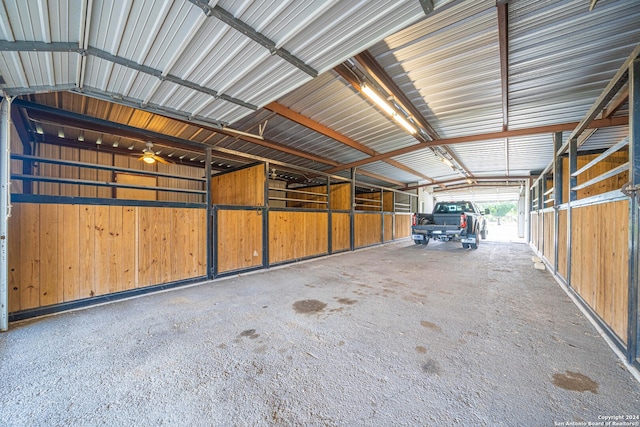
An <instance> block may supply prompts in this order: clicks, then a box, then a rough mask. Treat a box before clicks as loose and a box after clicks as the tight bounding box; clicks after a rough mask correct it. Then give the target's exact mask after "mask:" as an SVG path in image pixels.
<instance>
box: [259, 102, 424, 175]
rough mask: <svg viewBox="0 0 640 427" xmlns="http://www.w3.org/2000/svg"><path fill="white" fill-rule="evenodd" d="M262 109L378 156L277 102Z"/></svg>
mask: <svg viewBox="0 0 640 427" xmlns="http://www.w3.org/2000/svg"><path fill="white" fill-rule="evenodd" d="M264 108H265V109H266V110H269V111H273V112H274V113H277V114H279V115H280V116H282V117H284V118H286V119H289V120H291V121H293V122H295V123H297V124H299V125H302V126H304V127H306V128H308V129H311V130H313V131H315V132H318V133H320V134H322V135H324V136H327V137H329V138H331V139H333V140H335V141H338V142H340V143H342V144H345V145H347V146H349V147H351V148H354V149H356V150H358V151H360V152H362V153H365V154H367V155H369V156H375V155H378V154H380V153H378V152H377V151H375V150H374V149H372V148H369V147H367V146H366V145H364V144H362V143H360V142H358V141H355V140H353V139H351V138H349V137H348V136H346V135H343V134H341V133H339V132H337V131H335V130H333V129H331V128H329V127H327V126H325V125H323V124H321V123H318V122H316V121H315V120H312V119H310V118H309V117H306V116H303V115H302V114H300V113H297V112H295V111H293V110H292V109H290V108H287V107H285V106H284V105H282V104H279V103H278V102H272V103H270V104H267V105H265V106H264ZM384 162H386V163H388V164H390V165H392V166H395V167H397V168H398V169H401V170H403V171H405V172H408V173H410V174H412V175H415V176H418V177H420V178H422V179H426V180H428V181H433V178H431V177H428V176H426V175H424V174H422V173H420V172H418V171H416V170H413V169H411V168H410V167H408V166H405V165H403V164H402V163H400V162H398V161H395V160H392V159H387V160H384Z"/></svg>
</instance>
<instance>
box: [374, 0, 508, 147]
mask: <svg viewBox="0 0 640 427" xmlns="http://www.w3.org/2000/svg"><path fill="white" fill-rule="evenodd" d="M371 53H372V54H373V55H374V56H375V58H376V60H377V61H378V62H379V63H380V64H381V65H382V66H383V67H384V68H385V70H386V72H387V73H388V74H389V75H390V76H391V77H392V78H393V80H394V81H395V82H396V83H397V84H398V85H399V86H400V88H401V89H402V90H403V92H405V93H406V94H407V96H408V97H409V99H411V100H412V102H413V103H414V105H415V106H416V107H417V108H418V110H419V111H420V112H421V113H422V115H423V116H424V117H425V118H426V119H427V121H428V122H429V123H430V124H431V125H432V126H433V127H434V128H435V129H436V131H437V132H438V133H439V134H440V137H442V138H450V137H456V136H462V135H466V134H470V133H485V132H495V131H499V130H500V129H501V126H502V109H501V108H502V107H501V105H502V104H501V89H500V57H499V49H498V30H497V14H496V8H495V1H477V2H462V3H460V4H458V5H456V6H453V7H451V8H449V9H448V10H446V11H443V12H441V13H438V14H436V15H435V16H433V17H431V18H427V19H425V20H423V21H421V22H419V23H417V24H415V25H413V26H411V27H409V28H407V29H405V30H403V31H400V32H398V33H397V34H395V35H393V36H390V37H388V38H387V39H385V40H383V41H381V42H380V43H378V44H376V45H375V46H374V47H372V48H371ZM470 129H472V131H470Z"/></svg>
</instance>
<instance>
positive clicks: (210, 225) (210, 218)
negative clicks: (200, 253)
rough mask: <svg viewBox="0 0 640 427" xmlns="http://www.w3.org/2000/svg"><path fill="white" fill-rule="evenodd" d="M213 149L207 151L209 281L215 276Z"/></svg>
mask: <svg viewBox="0 0 640 427" xmlns="http://www.w3.org/2000/svg"><path fill="white" fill-rule="evenodd" d="M211 153H212V149H211V147H207V148H206V151H205V154H206V155H205V169H204V170H205V177H206V181H205V185H206V186H207V197H206V203H207V279H209V280H211V279H213V276H214V268H215V267H214V266H215V264H214V262H213V245H214V239H213V232H214V230H213V203H212V201H213V198H212V194H211V192H212V191H213V189H212V188H211V173H212V170H211V160H212V155H211Z"/></svg>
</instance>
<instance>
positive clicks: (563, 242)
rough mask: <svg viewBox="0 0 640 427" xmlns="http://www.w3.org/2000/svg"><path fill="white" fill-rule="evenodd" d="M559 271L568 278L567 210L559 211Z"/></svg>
mask: <svg viewBox="0 0 640 427" xmlns="http://www.w3.org/2000/svg"><path fill="white" fill-rule="evenodd" d="M558 215H559V216H558V273H559V274H560V276H562V277H563V278H564V279H565V280H567V267H568V265H567V239H568V232H569V230H568V228H567V210H566V209H562V210H560V211H558Z"/></svg>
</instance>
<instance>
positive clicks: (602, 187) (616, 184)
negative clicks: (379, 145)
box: [562, 150, 629, 203]
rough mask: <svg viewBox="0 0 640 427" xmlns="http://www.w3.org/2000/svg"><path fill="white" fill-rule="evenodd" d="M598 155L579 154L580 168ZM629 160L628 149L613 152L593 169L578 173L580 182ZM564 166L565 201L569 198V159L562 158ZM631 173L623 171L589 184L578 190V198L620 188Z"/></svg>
mask: <svg viewBox="0 0 640 427" xmlns="http://www.w3.org/2000/svg"><path fill="white" fill-rule="evenodd" d="M596 157H598V154H589V155H584V156H578V159H577V162H578V169H580V168H581V167H583V166H584V165H586V164H587V163H589V162H590V161H591V160H593V159H595V158H596ZM628 160H629V152H628V150H621V151H618V152H617V153H614V154H612V155H611V156H609V157H608V158H607V159H605V160H603V161H602V162H600V163H598V164H597V165H595V166H594V167H592V168H591V169H588V170H587V171H586V172H584V173H582V174H580V175H578V184H582V183H583V182H586V181H589V180H590V179H592V178H595V177H597V176H598V175H602V174H603V173H605V172H607V171H609V170H611V169H613V168H616V167H618V166H620V165H621V164H623V163H625V162H627V161H628ZM562 168H563V171H564V173H563V174H562V185H563V192H562V194H564V200H563V202H564V203H566V201H567V200H568V199H569V159H568V158H566V157H565V158H563V159H562ZM628 176H629V173H628V172H623V173H620V174H618V175H616V176H613V177H611V178H608V179H605V180H604V181H600V182H599V183H597V184H594V185H592V186H589V187H587V188H585V189H582V190H579V191H578V199H584V198H586V197H591V196H596V195H598V194H602V193H607V192H609V191H614V190H619V189H620V188H621V187H622V185H624V183H625V182H627V181H628V180H629V179H628Z"/></svg>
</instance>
